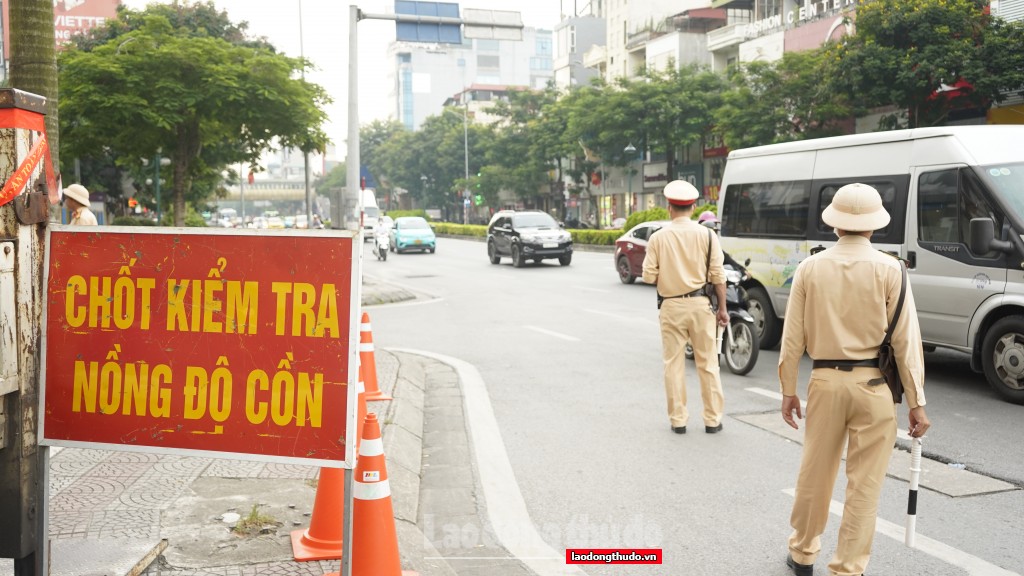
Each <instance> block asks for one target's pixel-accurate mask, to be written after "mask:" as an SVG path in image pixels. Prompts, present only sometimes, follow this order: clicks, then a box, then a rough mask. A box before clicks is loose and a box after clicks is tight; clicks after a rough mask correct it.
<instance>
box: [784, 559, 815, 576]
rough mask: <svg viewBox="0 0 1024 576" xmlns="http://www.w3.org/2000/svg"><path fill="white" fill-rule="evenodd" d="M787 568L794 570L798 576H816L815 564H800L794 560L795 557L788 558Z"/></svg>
mask: <svg viewBox="0 0 1024 576" xmlns="http://www.w3.org/2000/svg"><path fill="white" fill-rule="evenodd" d="M786 566H789V567H790V568H792V569H793V574H795V575H796V576H814V564H800V563H798V562H797V561H796V560H793V555H792V554H790V555H787V556H786Z"/></svg>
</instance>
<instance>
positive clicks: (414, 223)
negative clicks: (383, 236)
mask: <svg viewBox="0 0 1024 576" xmlns="http://www.w3.org/2000/svg"><path fill="white" fill-rule="evenodd" d="M407 250H419V251H420V252H430V253H431V254H433V253H434V251H435V250H437V237H435V236H434V230H433V229H432V228H431V227H430V224H427V221H426V220H424V219H423V218H421V217H419V216H402V217H399V218H395V225H394V226H392V228H391V251H392V252H398V253H399V254H401V253H402V252H405V251H407Z"/></svg>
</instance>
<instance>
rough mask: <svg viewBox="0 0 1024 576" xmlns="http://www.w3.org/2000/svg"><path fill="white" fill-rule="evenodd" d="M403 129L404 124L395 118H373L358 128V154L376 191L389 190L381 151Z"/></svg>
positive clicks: (388, 181) (389, 183) (391, 189)
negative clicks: (368, 172) (370, 175)
mask: <svg viewBox="0 0 1024 576" xmlns="http://www.w3.org/2000/svg"><path fill="white" fill-rule="evenodd" d="M404 131H405V125H404V124H402V123H401V122H399V121H398V120H395V119H390V120H374V121H373V122H371V123H369V124H367V125H365V126H362V127H361V128H360V129H359V156H360V158H361V159H362V163H363V165H364V166H366V167H367V169H368V170H369V171H370V174H373V177H374V179H375V180H376V181H377V188H378V192H385V193H387V192H391V191H393V188H392V186H391V182H390V180H388V179H387V178H386V177H385V176H386V175H385V172H384V168H383V159H382V158H381V151H382V148H383V146H384V145H385V144H386V143H387V141H388V140H390V139H391V138H392V137H394V135H395V134H397V133H399V132H404Z"/></svg>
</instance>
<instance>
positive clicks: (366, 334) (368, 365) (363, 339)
mask: <svg viewBox="0 0 1024 576" xmlns="http://www.w3.org/2000/svg"><path fill="white" fill-rule="evenodd" d="M359 371H360V374H362V375H363V382H366V401H367V402H375V401H378V400H391V396H388V395H387V394H384V393H383V392H381V391H380V387H379V386H377V360H376V359H374V357H373V330H372V329H371V328H370V315H369V314H367V313H366V312H363V321H362V322H361V323H360V324H359ZM360 422H362V421H361V420H360Z"/></svg>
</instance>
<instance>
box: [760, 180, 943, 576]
mask: <svg viewBox="0 0 1024 576" xmlns="http://www.w3.org/2000/svg"><path fill="white" fill-rule="evenodd" d="M821 217H822V220H824V222H825V224H827V225H829V226H832V227H833V228H835V231H836V235H837V236H839V241H838V242H836V245H835V246H833V247H832V248H829V249H828V250H825V251H823V252H820V253H818V254H815V255H814V256H811V257H809V258H807V259H806V260H804V261H803V262H801V263H800V265H799V266H798V267H797V269H796V274H795V275H794V277H793V286H792V289H791V290H790V298H789V303H788V304H787V306H786V323H785V327H784V329H783V333H782V350H781V352H780V354H779V380H780V382H781V384H782V394H783V400H782V418H783V420H785V422H786V423H787V424H789V425H790V426H792V427H793V428H797V424H796V421H795V420H794V419H793V413H794V412H795V413H796V417H797V418H801V417H802V414H801V410H800V398H799V396H797V376H798V372H799V366H800V359H801V358H802V357H803V354H804V351H805V350H806V351H807V353H808V354H810V356H811V358H812V359H814V364H813V366H814V368H813V370H812V371H811V380H810V383H809V384H808V386H807V430H806V433H805V435H804V436H805V438H804V451H803V461H802V462H801V464H800V474H799V477H798V478H797V485H796V498H795V500H794V502H793V512H792V515H791V517H790V524H791V525H792V526H793V533H792V535H791V536H790V537H789V556H788V557H787V558H786V563H787V565H788V566H789V567H790V568H791V569H792V570H793V573H794V574H796V575H797V576H811V574H813V571H814V567H813V564H814V560H815V558H816V557H817V555H818V552H819V551H820V550H821V541H820V536H821V534H822V532H824V530H825V523H826V521H827V520H828V515H829V501H830V500H831V498H832V488H833V485H834V484H835V480H836V474H837V473H838V470H839V463H840V460H841V458H842V454H843V441H844V439H845V438H847V437H849V441H848V442H847V445H846V454H847V455H846V476H847V489H846V503H845V506H844V510H843V519H842V523H841V524H840V527H839V542H838V544H837V546H836V551H835V556H834V557H833V558H832V561H831V562H830V563H829V565H828V568H829V571H830V573H831V574H833V575H841V576H848V575H859V574H863V573H864V569H865V568H866V567H867V564H868V559H869V557H870V554H871V541H872V537H873V536H874V532H875V516H876V514H877V511H878V499H879V494H880V493H881V490H882V482H883V480H885V473H886V469H887V468H888V464H889V457H890V456H891V455H892V449H893V445H894V443H895V440H896V407H895V404H894V403H893V398H892V393H891V392H890V390H889V388H888V386H886V385H885V384H884V380H882V379H881V378H880V376H881V371H880V370H879V369H878V362H877V359H878V347H879V345H880V344H881V342H882V339H883V337H884V336H885V332H886V330H887V329H888V327H889V321H890V319H891V318H892V317H893V314H894V313H895V309H896V305H897V302H898V300H899V295H900V288H901V286H902V282H903V271H902V269H901V266H900V262H899V261H898V260H896V259H895V258H893V257H892V256H889V255H888V254H885V253H883V252H880V251H878V250H875V249H874V248H872V247H871V240H870V238H871V234H872V232H873V231H875V230H878V229H880V228H884V227H885V226H886V225H887V224H888V223H889V213H888V212H886V211H885V208H884V206H883V205H882V198H881V196H879V194H878V191H876V190H875V189H874V188H872V187H871V186H868V185H865V184H848V185H846V186H843V187H842V188H840V189H839V190H837V191H836V194H835V196H834V197H833V199H832V203H831V204H830V205H829V206H828V207H827V208H825V210H824V212H823V213H822V215H821ZM892 346H893V349H894V350H895V357H896V363H897V367H898V369H899V373H900V377H901V379H902V381H903V385H904V387H905V394H906V399H907V405H908V406H909V407H910V435H911V436H914V437H920V436H923V435H924V433H925V431H927V430H928V427H929V426H930V423H929V422H928V417H927V415H926V414H925V411H924V403H925V398H924V351H923V347H922V344H921V330H920V327H919V326H918V320H917V309H916V307H915V306H914V296H913V293H912V292H911V291H910V286H909V284H908V286H907V288H906V296H905V301H904V304H903V309H902V311H901V312H900V316H899V318H898V320H897V322H896V325H895V327H894V328H893V333H892Z"/></svg>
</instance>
